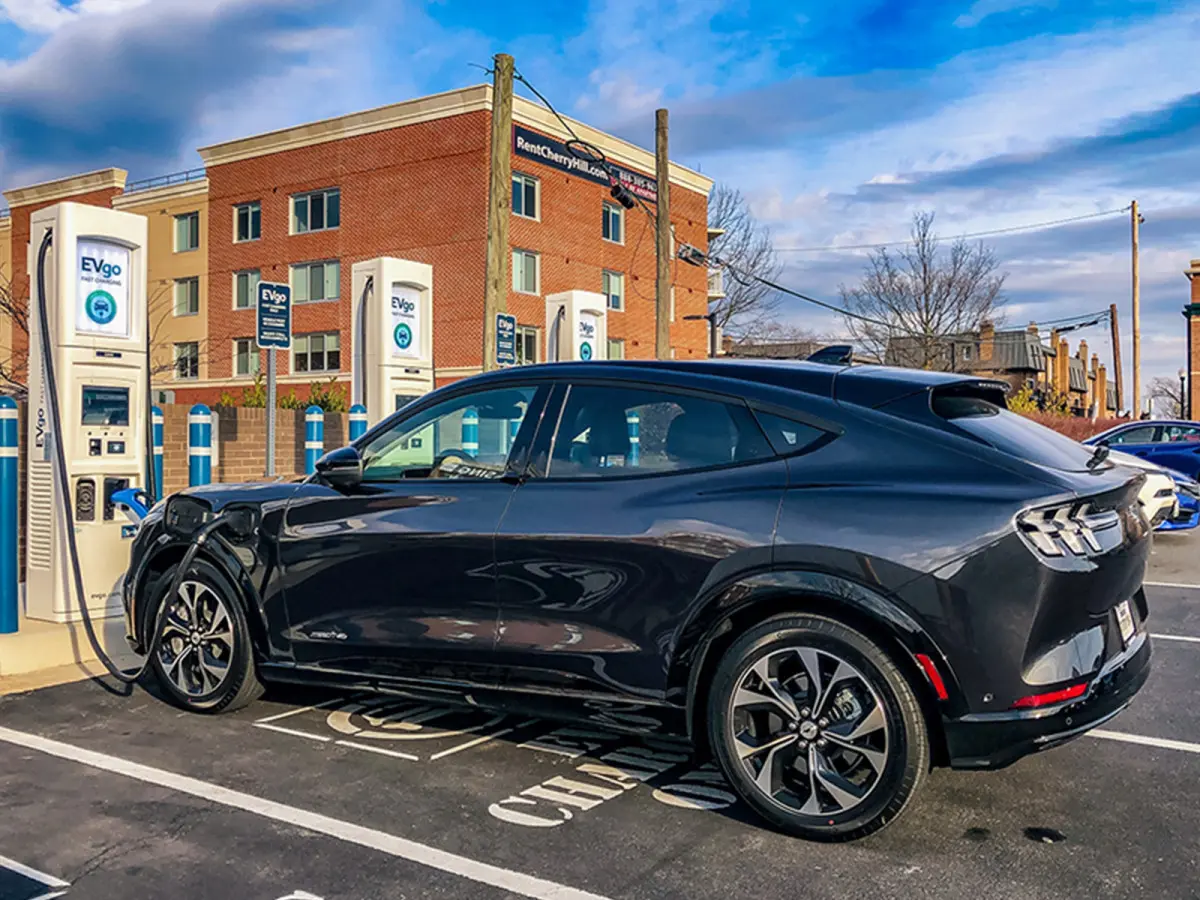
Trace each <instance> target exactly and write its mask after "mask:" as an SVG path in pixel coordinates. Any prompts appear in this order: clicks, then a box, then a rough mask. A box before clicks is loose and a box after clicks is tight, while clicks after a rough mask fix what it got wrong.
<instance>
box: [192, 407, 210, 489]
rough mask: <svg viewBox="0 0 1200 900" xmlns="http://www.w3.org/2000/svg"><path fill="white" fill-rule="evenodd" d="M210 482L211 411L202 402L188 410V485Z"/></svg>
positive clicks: (193, 485)
mask: <svg viewBox="0 0 1200 900" xmlns="http://www.w3.org/2000/svg"><path fill="white" fill-rule="evenodd" d="M211 482H212V411H211V410H210V409H209V408H208V407H207V406H205V405H204V404H203V403H197V404H196V405H195V406H193V407H192V408H191V409H190V410H188V485H190V486H191V487H195V486H197V485H201V484H209V483H211Z"/></svg>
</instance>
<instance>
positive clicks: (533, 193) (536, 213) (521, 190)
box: [512, 172, 541, 219]
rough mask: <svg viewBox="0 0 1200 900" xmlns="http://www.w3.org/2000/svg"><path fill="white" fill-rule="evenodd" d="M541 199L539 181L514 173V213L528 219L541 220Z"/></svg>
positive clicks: (521, 173) (520, 173)
mask: <svg viewBox="0 0 1200 900" xmlns="http://www.w3.org/2000/svg"><path fill="white" fill-rule="evenodd" d="M540 199H541V196H540V191H539V190H538V180H537V179H536V178H534V177H533V176H532V175H526V174H524V173H523V172H513V196H512V211H513V212H514V213H516V214H517V215H518V216H524V217H525V218H527V219H537V218H540V217H541V206H540V204H539V202H538V201H539V200H540Z"/></svg>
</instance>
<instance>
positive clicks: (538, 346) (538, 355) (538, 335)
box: [515, 325, 542, 366]
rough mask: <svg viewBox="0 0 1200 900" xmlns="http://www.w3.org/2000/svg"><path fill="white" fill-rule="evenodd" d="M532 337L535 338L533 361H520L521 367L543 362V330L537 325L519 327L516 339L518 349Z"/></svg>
mask: <svg viewBox="0 0 1200 900" xmlns="http://www.w3.org/2000/svg"><path fill="white" fill-rule="evenodd" d="M530 336H532V337H533V359H526V360H525V361H524V362H522V361H521V360H520V359H518V360H517V365H519V366H532V365H534V364H536V363H539V362H541V361H542V330H541V329H540V328H538V327H537V326H536V325H518V326H517V333H516V335H515V339H516V342H517V346H518V347H520V346H522V345H523V344H524V341H525V339H527V338H529V337H530Z"/></svg>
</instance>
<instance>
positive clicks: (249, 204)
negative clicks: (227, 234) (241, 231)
mask: <svg viewBox="0 0 1200 900" xmlns="http://www.w3.org/2000/svg"><path fill="white" fill-rule="evenodd" d="M256 206H257V207H258V235H257V236H253V237H245V238H239V237H238V213H239V211H241V210H243V209H244V210H246V230H247V232H253V231H254V207H256ZM259 240H262V201H261V200H247V201H246V202H245V203H235V204H234V205H233V242H234V243H235V244H248V243H250V242H251V241H259Z"/></svg>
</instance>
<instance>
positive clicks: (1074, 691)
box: [1012, 681, 1088, 709]
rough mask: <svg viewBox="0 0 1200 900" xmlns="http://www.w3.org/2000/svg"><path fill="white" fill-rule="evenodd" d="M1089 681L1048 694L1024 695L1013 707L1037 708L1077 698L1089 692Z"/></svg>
mask: <svg viewBox="0 0 1200 900" xmlns="http://www.w3.org/2000/svg"><path fill="white" fill-rule="evenodd" d="M1087 688H1088V686H1087V682H1086V681H1082V682H1080V683H1079V684H1073V685H1071V686H1070V687H1069V688H1063V689H1062V690H1061V691H1050V693H1048V694H1030V695H1029V696H1028V697H1022V698H1021V699H1020V700H1018V701H1017V702H1016V703H1014V704H1013V705H1012V708H1013V709H1037V708H1039V707H1042V706H1054V705H1056V704H1058V703H1066V702H1067V701H1068V700H1075V699H1077V698H1079V697H1082V696H1083V695H1084V694H1085V693H1087Z"/></svg>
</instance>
